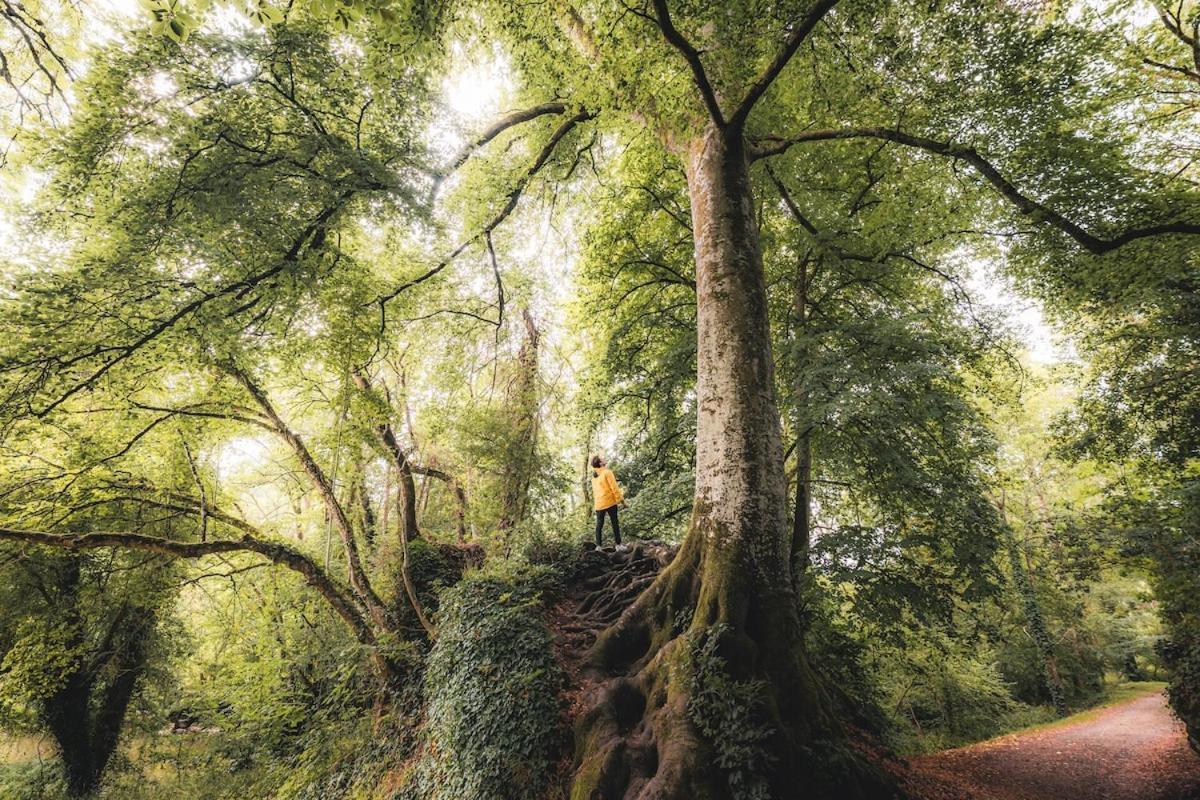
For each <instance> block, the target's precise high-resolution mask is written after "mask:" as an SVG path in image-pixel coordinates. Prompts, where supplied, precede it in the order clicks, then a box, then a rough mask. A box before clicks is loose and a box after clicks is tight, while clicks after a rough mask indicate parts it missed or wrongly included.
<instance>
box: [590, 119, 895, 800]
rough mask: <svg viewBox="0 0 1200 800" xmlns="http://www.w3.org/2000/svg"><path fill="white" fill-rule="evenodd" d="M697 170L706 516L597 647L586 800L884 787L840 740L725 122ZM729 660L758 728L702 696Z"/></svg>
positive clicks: (838, 792)
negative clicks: (806, 582) (801, 584)
mask: <svg viewBox="0 0 1200 800" xmlns="http://www.w3.org/2000/svg"><path fill="white" fill-rule="evenodd" d="M685 166H686V174H687V180H688V188H689V192H690V195H691V209H692V224H693V230H694V235H695V249H696V301H697V345H698V346H697V367H698V376H697V377H698V379H697V389H696V394H697V409H698V410H697V413H698V420H697V442H696V444H697V447H696V450H697V453H696V495H695V504H694V507H693V512H692V522H691V529H690V531H689V533H688V536H687V539H686V540H685V542H684V544H683V546H682V547H681V549H680V551H679V553H678V555H677V556H676V558H675V560H674V561H673V562H672V563H671V565H670V566H669V567H668V568H667V569H665V570H664V571H663V572H662V573H661V574H660V575H659V577H658V579H657V580H656V581H655V582H654V584H652V585H651V587H650V588H649V589H647V590H646V592H644V593H643V594H642V595H641V596H640V597H639V598H638V600H637V601H635V603H634V604H633V605H632V606H631V607H630V608H629V609H628V610H627V611H626V612H625V614H624V615H622V617H621V619H620V620H619V621H618V622H617V623H616V624H615V625H614V626H613V627H612V628H610V629H608V630H607V631H605V632H604V633H603V634H602V635H601V636H600V638H599V639H598V640H597V642H596V645H595V647H594V648H593V651H592V652H591V654H590V655H589V664H590V667H591V668H592V669H593V670H594V671H595V672H596V673H597V675H598V676H599V677H600V678H602V679H607V680H602V681H601V683H600V684H599V686H598V688H597V689H595V690H594V693H593V695H592V696H591V697H590V698H589V699H590V700H591V701H592V705H591V707H590V708H589V710H588V711H587V712H585V713H584V714H583V715H582V716H581V717H580V719H579V720H578V722H577V737H576V741H577V742H578V743H579V749H578V752H577V760H578V771H577V773H576V779H575V784H574V786H573V788H572V798H573V800H596V799H598V798H625V799H626V800H634V799H636V800H674V799H676V798H677V799H678V800H683V799H684V798H689V800H707V799H709V798H712V799H714V800H716V799H718V798H719V799H720V800H726V798H732V797H734V796H735V789H734V787H735V786H741V787H743V789H742V790H743V791H746V792H754V793H756V795H755V796H765V797H772V798H793V797H806V798H807V797H821V798H831V797H840V798H856V797H864V796H885V795H883V789H882V787H883V785H884V782H883V781H882V779H880V778H878V777H877V776H876V775H874V774H870V773H869V772H868V770H867V768H866V767H865V766H864V765H863V764H862V763H861V762H860V761H858V760H857V759H856V758H855V757H854V756H853V755H852V754H851V753H850V751H849V750H848V749H846V748H845V747H844V745H842V744H841V742H842V740H843V738H844V735H843V733H842V731H841V728H840V726H839V724H838V722H837V720H836V719H835V716H834V714H833V712H832V709H831V707H830V705H829V701H828V700H827V698H826V695H825V693H824V692H823V691H822V689H821V687H820V685H819V683H818V680H817V678H816V676H815V675H814V673H813V672H812V670H811V668H810V667H809V664H808V660H807V657H806V655H805V651H804V635H803V628H802V625H801V622H800V616H799V612H798V610H797V607H796V598H795V593H794V590H793V580H792V578H793V576H792V567H791V555H792V533H793V531H792V529H791V527H790V526H789V524H788V517H787V503H788V487H787V480H786V477H785V475H784V464H783V460H784V459H783V446H782V438H781V437H782V433H781V428H780V420H779V413H778V409H777V406H776V401H775V388H774V386H775V382H774V381H775V377H774V366H773V363H772V358H771V337H770V330H769V322H768V316H767V296H766V288H765V284H764V278H763V269H762V256H761V252H760V249H759V235H758V228H757V224H756V221H755V218H754V213H753V208H754V205H753V198H752V194H751V184H750V175H749V167H748V164H747V159H746V153H745V150H744V143H743V141H742V139H741V137H740V136H730V135H729V134H727V133H726V132H725V131H724V130H721V129H718V128H717V127H715V126H710V127H709V128H708V129H707V130H706V131H705V132H704V134H703V135H702V136H700V137H698V138H697V139H696V140H694V141H693V142H691V144H690V146H689V147H688V149H687V153H686V165H685ZM713 637H715V650H714V651H713V652H714V654H715V655H716V657H717V658H719V659H720V660H721V663H720V664H714V663H710V664H709V665H708V666H707V667H705V666H704V665H703V664H700V663H699V662H698V661H697V659H698V658H699V656H698V655H697V653H698V652H699V648H700V647H701V646H702V645H706V644H710V643H712V640H713ZM715 673H723V676H724V680H725V681H727V682H736V683H743V684H744V685H746V686H748V687H754V691H753V692H752V693H751V694H752V699H751V700H747V702H748V703H750V707H748V708H745V709H743V711H744V712H745V714H746V716H747V718H748V719H750V720H753V721H754V723H755V724H756V725H757V726H758V732H759V734H760V735H761V738H760V739H758V740H756V741H754V742H752V743H750V744H747V743H746V742H742V741H738V740H737V739H736V738H735V737H737V735H738V733H737V732H736V731H728V730H721V731H720V732H719V733H718V732H717V730H715V729H716V728H719V727H720V726H719V725H712V724H711V721H712V719H713V717H714V715H719V714H720V711H719V709H716V708H707V706H706V704H707V703H711V702H712V700H711V699H710V698H711V693H703V692H701V691H699V690H701V689H703V688H704V685H706V684H705V681H707V680H710V679H712V678H713V676H714V674H715ZM702 684H703V685H702ZM726 694H728V693H727V692H726ZM706 719H708V720H709V724H707V725H706V724H705V720H706ZM731 738H732V741H730V739H731ZM739 794H740V792H739Z"/></svg>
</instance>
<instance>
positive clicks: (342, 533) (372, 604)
mask: <svg viewBox="0 0 1200 800" xmlns="http://www.w3.org/2000/svg"><path fill="white" fill-rule="evenodd" d="M220 367H221V369H222V370H223V371H224V372H226V373H227V374H228V375H230V376H231V377H233V379H234V380H236V381H237V382H238V383H239V384H241V386H242V388H244V389H245V390H246V392H247V393H248V394H249V395H250V396H251V397H252V398H253V399H254V402H255V403H256V404H257V405H258V407H259V408H260V409H262V412H263V414H265V415H266V417H267V419H269V420H270V421H271V426H272V428H273V430H274V431H275V433H277V434H278V435H279V437H280V438H282V439H283V440H284V442H286V443H287V445H288V447H289V448H291V450H292V453H293V454H295V456H296V459H297V460H298V461H299V462H300V466H301V468H302V469H303V470H304V474H305V475H307V476H308V478H309V481H310V482H311V483H312V485H313V488H315V489H316V490H317V493H318V494H320V495H321V500H322V501H323V502H324V504H325V508H326V509H327V510H328V511H329V516H330V518H331V519H332V521H333V526H334V527H335V528H336V529H337V532H338V536H339V537H340V538H341V540H342V548H343V549H344V550H345V553H346V564H347V569H348V571H349V577H350V588H351V589H352V590H353V591H354V592H355V593H356V594H357V595H358V596H359V597H360V598H361V599H362V602H363V604H364V605H365V606H366V608H367V610H368V611H369V612H370V614H371V617H372V618H373V619H374V620H375V622H376V624H377V625H379V627H380V628H383V629H385V630H387V629H390V628H391V620H390V619H389V618H388V614H387V608H386V606H385V605H384V603H383V601H382V600H381V599H380V598H379V596H378V595H377V594H375V590H374V589H373V588H371V582H370V580H369V579H368V578H367V573H366V570H365V569H363V565H362V559H361V558H360V557H359V554H358V542H357V540H356V539H355V538H354V528H353V527H352V526H351V525H350V518H349V517H347V516H346V511H345V509H344V508H342V504H341V503H340V502H339V501H338V499H337V493H336V492H334V489H333V484H332V483H331V482H330V480H329V477H328V476H327V475H326V474H325V471H324V470H323V469H321V466H320V465H319V464H318V463H317V461H316V459H315V458H313V456H312V453H310V452H309V450H308V447H307V445H305V444H304V440H303V439H301V438H300V436H299V434H297V433H296V432H295V431H293V430H292V429H291V428H289V427H288V425H287V423H285V422H284V421H283V418H282V417H280V416H279V413H278V412H277V411H276V410H275V406H274V405H273V404H272V403H271V399H270V398H269V397H268V396H267V393H266V392H265V391H263V389H262V387H260V386H259V385H258V384H257V383H255V382H254V380H253V379H252V378H251V377H250V376H249V374H247V373H246V372H245V371H243V370H242V369H241V368H240V367H238V366H237V364H235V363H233V362H231V361H226V362H223V363H222V364H221V365H220Z"/></svg>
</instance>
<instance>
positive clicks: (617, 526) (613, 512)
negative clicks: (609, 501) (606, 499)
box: [596, 506, 621, 547]
mask: <svg viewBox="0 0 1200 800" xmlns="http://www.w3.org/2000/svg"><path fill="white" fill-rule="evenodd" d="M605 514H608V518H609V519H611V520H612V529H613V538H614V539H616V541H617V544H620V543H621V523H620V522H618V521H617V507H616V506H609V507H608V508H602V509H600V510H599V511H597V512H596V547H599V546H600V543H601V541H602V540H601V538H600V534H601V533H603V532H604V515H605Z"/></svg>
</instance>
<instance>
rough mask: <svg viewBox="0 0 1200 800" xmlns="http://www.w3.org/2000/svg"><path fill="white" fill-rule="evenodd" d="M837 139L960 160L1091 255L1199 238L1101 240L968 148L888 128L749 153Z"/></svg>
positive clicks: (1167, 228) (1187, 231) (1125, 234)
mask: <svg viewBox="0 0 1200 800" xmlns="http://www.w3.org/2000/svg"><path fill="white" fill-rule="evenodd" d="M838 139H884V140H887V141H889V142H896V143H897V144H902V145H905V146H907V147H915V148H917V149H919V150H924V151H926V152H929V153H935V154H937V155H942V156H946V157H948V158H953V159H956V160H958V161H963V162H965V163H967V164H970V165H971V166H972V167H974V169H975V171H976V172H978V173H979V174H980V176H981V177H982V178H983V179H984V180H986V181H987V182H988V183H990V184H991V185H992V187H993V188H995V189H996V191H998V192H999V193H1000V195H1001V196H1002V197H1003V198H1004V199H1005V200H1007V201H1008V202H1009V203H1011V204H1012V205H1013V206H1015V207H1016V209H1017V211H1019V212H1020V213H1021V214H1024V215H1025V216H1028V217H1032V218H1033V219H1034V220H1035V221H1041V222H1045V223H1047V224H1049V225H1051V226H1052V227H1055V228H1057V229H1058V230H1060V231H1062V232H1063V233H1065V234H1066V235H1067V236H1070V237H1071V238H1072V239H1074V240H1075V241H1076V242H1077V243H1079V244H1080V245H1081V246H1082V247H1083V249H1085V250H1087V251H1088V252H1089V253H1092V254H1094V255H1104V254H1105V253H1109V252H1112V251H1113V250H1116V249H1118V248H1120V247H1124V246H1125V245H1127V244H1129V243H1130V242H1134V241H1137V240H1138V239H1146V238H1150V237H1153V236H1162V235H1165V234H1184V235H1200V223H1193V222H1166V223H1162V224H1159V225H1147V226H1143V227H1135V228H1128V229H1126V230H1124V231H1122V232H1121V233H1119V234H1118V235H1116V236H1113V237H1111V238H1108V239H1102V238H1100V237H1098V236H1095V235H1093V234H1092V233H1089V232H1088V231H1087V230H1086V229H1085V228H1084V227H1083V226H1081V225H1079V224H1078V223H1076V222H1074V221H1072V220H1070V219H1067V218H1066V217H1065V216H1063V215H1062V214H1060V213H1059V212H1057V211H1055V210H1054V209H1052V208H1050V207H1048V206H1046V205H1043V204H1042V203H1039V202H1038V201H1036V200H1034V199H1032V198H1030V197H1028V196H1027V195H1025V194H1023V193H1022V192H1021V190H1020V189H1018V188H1017V187H1016V186H1015V185H1014V184H1013V183H1012V182H1011V181H1009V180H1008V179H1007V178H1005V177H1004V175H1003V174H1002V173H1001V172H1000V170H998V169H997V168H996V167H995V165H993V164H992V163H991V162H990V161H988V160H987V159H986V158H984V157H983V156H981V155H980V154H979V152H978V151H977V150H976V149H975V148H974V147H971V146H968V145H957V144H954V143H952V142H942V141H938V140H936V139H928V138H925V137H923V136H914V135H913V134H910V133H904V132H903V131H897V130H892V129H890V128H844V129H831V130H812V131H806V132H804V133H801V134H799V135H797V136H793V137H791V138H788V139H783V138H768V139H763V140H761V141H765V142H770V144H768V145H767V146H765V147H756V148H754V150H753V151H752V153H751V158H752V160H758V159H760V158H767V157H769V156H774V155H779V154H780V153H783V152H786V151H787V150H788V149H789V148H790V147H792V146H793V145H796V144H802V143H806V142H824V141H833V140H838Z"/></svg>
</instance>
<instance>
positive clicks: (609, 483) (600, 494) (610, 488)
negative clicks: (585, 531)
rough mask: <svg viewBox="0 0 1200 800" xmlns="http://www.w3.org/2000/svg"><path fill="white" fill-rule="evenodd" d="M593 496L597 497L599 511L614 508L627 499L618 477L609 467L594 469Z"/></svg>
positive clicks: (596, 505)
mask: <svg viewBox="0 0 1200 800" xmlns="http://www.w3.org/2000/svg"><path fill="white" fill-rule="evenodd" d="M592 497H593V498H594V499H595V508H596V510H597V511H603V510H604V509H606V508H612V507H613V506H615V505H616V504H617V503H620V502H622V501H623V500H624V499H625V493H624V492H622V491H621V487H620V486H618V485H617V477H616V476H615V475H613V474H612V470H611V469H609V468H608V467H597V468H595V469H593V470H592Z"/></svg>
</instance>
